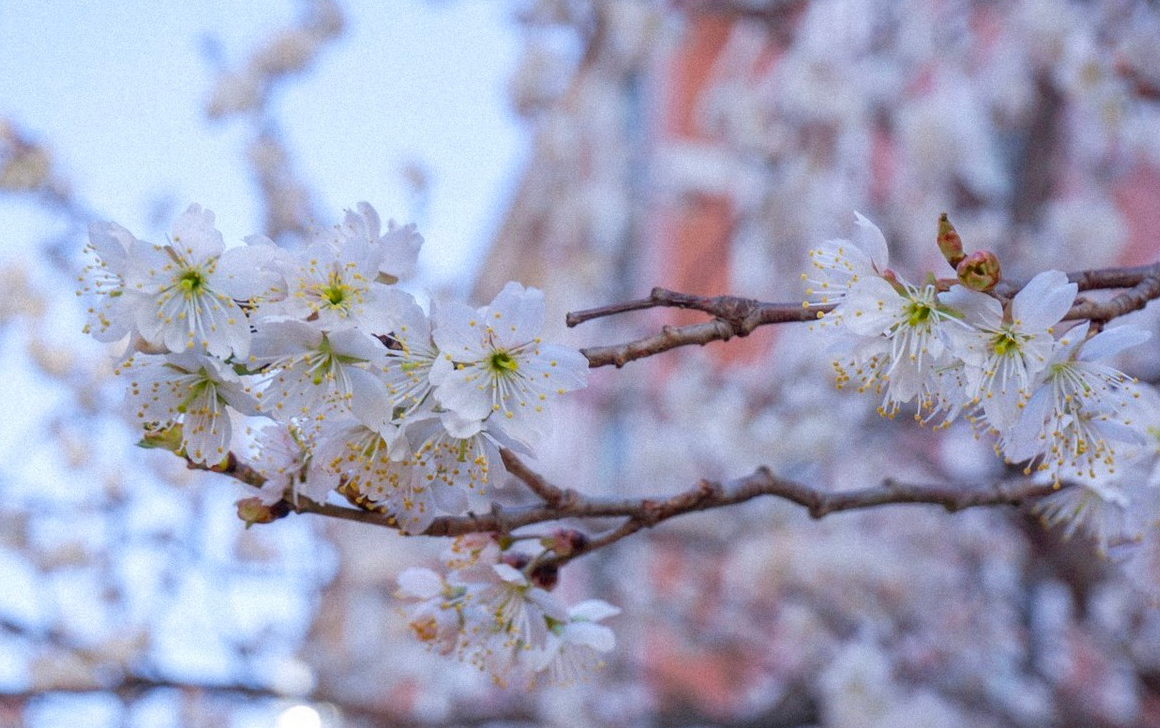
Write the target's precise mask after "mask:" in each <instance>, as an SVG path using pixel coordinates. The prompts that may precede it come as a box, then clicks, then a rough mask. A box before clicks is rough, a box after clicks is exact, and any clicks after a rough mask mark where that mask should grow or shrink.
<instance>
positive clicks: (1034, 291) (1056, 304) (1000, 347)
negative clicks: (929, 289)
mask: <svg viewBox="0 0 1160 728" xmlns="http://www.w3.org/2000/svg"><path fill="white" fill-rule="evenodd" d="M1076 290H1077V289H1076V285H1075V284H1074V283H1068V281H1067V276H1066V275H1065V274H1064V273H1061V272H1059V271H1044V272H1043V273H1040V274H1039V275H1037V276H1035V277H1034V278H1032V279H1031V281H1030V282H1028V283H1027V285H1026V286H1024V287H1023V289H1022V290H1021V291H1019V293H1017V294H1015V298H1014V300H1012V301H1011V308H1010V311H1009V312H1007V313H1005V312H1004V310H1003V306H1002V304H1001V303H999V301H998V300H996V299H994V298H992V297H991V296H988V295H986V294H984V293H978V292H976V291H970V290H967V289H965V288H962V287H961V286H956V287H955V290H954V291H952V292H951V293H950V294H948V296H950V295H952V294H957V295H954V298H953V303H952V305H954V306H955V307H957V308H959V309H960V310H962V311H964V312H965V314H966V319H965V320H966V322H967V323H968V324H970V325H971V328H970V329H966V330H962V331H960V332H959V335H958V337H957V338H958V341H957V342H956V353H957V354H958V355H959V357H960V358H962V360H963V361H964V362H965V363H966V364H967V366H968V377H969V379H970V388H971V390H972V394H973V398H974V399H975V400H977V401H978V403H979V405H980V406H981V408H982V411H983V415H984V417H985V419H986V421H987V423H988V424H989V425H990V426H991V427H993V428H994V429H996V430H998V431H999V432H1003V431H1005V430H1007V429H1008V428H1009V427H1011V425H1013V424H1015V421H1016V419H1017V418H1018V416H1019V410H1020V409H1021V408H1022V407H1023V406H1024V405H1025V404H1026V403H1027V400H1028V399H1029V398H1030V397H1031V394H1032V389H1033V388H1034V386H1035V385H1036V383H1037V377H1038V375H1039V373H1040V372H1042V371H1043V370H1044V369H1045V368H1046V367H1047V365H1048V363H1049V362H1050V361H1051V357H1052V355H1053V353H1054V352H1055V346H1056V343H1055V339H1054V337H1053V336H1052V334H1053V332H1054V327H1055V325H1056V324H1058V323H1059V322H1060V321H1061V320H1062V319H1063V317H1064V315H1065V314H1066V313H1067V312H1068V309H1070V308H1071V304H1072V301H1074V300H1075V294H1076Z"/></svg>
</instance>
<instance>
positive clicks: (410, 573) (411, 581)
mask: <svg viewBox="0 0 1160 728" xmlns="http://www.w3.org/2000/svg"><path fill="white" fill-rule="evenodd" d="M397 581H398V582H399V591H401V592H403V594H404V595H406V596H409V597H415V598H417V599H434V598H435V597H437V596H439V595H440V594H441V593H442V592H443V579H442V577H440V576H439V575H438V574H436V573H435V572H434V571H431V570H430V569H424V568H422V567H420V566H412V567H410V568H408V569H404V570H403V572H402V573H401V574H399V576H398V579H397Z"/></svg>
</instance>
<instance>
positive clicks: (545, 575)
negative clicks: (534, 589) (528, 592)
mask: <svg viewBox="0 0 1160 728" xmlns="http://www.w3.org/2000/svg"><path fill="white" fill-rule="evenodd" d="M559 580H560V567H559V566H557V565H556V564H554V563H551V562H545V563H542V564H536V566H535V568H533V569H532V575H531V582H532V583H533V584H535V585H536V586H538V587H540V588H541V589H543V590H545V591H552V590H553V589H555V588H556V582H558V581H559Z"/></svg>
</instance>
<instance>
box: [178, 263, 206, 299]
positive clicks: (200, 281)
mask: <svg viewBox="0 0 1160 728" xmlns="http://www.w3.org/2000/svg"><path fill="white" fill-rule="evenodd" d="M177 285H179V286H181V288H182V290H184V291H185V292H186V294H187V295H191V296H192V295H193V294H195V293H199V292H200V291H201V290H202V289H203V288H205V276H204V275H202V273H201V271H200V270H197V269H196V268H190V269H189V270H187V271H185V272H184V273H182V274H181V278H178V279H177Z"/></svg>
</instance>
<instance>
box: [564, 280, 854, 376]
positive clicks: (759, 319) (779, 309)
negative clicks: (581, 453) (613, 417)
mask: <svg viewBox="0 0 1160 728" xmlns="http://www.w3.org/2000/svg"><path fill="white" fill-rule="evenodd" d="M656 307H665V308H684V309H692V310H696V311H701V312H703V313H707V314H709V315H711V316H713V317H714V318H713V320H712V321H708V322H705V323H700V324H692V325H689V326H663V327H662V328H661V333H659V334H656V335H654V336H649V337H645V338H643V339H637V340H636V341H630V342H628V343H625V344H619V345H615V346H596V347H589V348H587V349H581V350H580V353H582V354H583V355H584V356H586V357H588V366H590V367H592V368H596V367H602V366H608V365H609V364H612V365H615V366H616V367H617V368H618V369H619V368H620V367H622V366H624V365H625V364H627V363H628V362H630V361H633V360H635V359H643V358H645V357H648V356H653V355H655V354H660V353H661V352H665V351H668V350H669V349H675V348H677V347H681V346H690V345H693V344H696V345H698V346H704V345H705V344H708V343H709V342H712V341H728V340H729V339H731V338H733V337H734V336H748V335H749V334H750V333H752V332H753V330H754V329H756V328H758V327H759V326H767V325H769V324H783V323H793V322H802V321H813V320H815V319H816V318H817V317H818V314H820V313H825V312H826V311H829V310H830V309H831V308H833V307H832V306H808V307H807V306H802V304H800V303H764V302H762V301H756V300H754V299H751V298H738V297H736V296H712V297H704V296H694V295H691V294H688V293H679V292H677V291H670V290H667V289H665V288H654V289H653V290H652V293H650V294H649V296H648V298H642V299H638V300H634V301H627V302H625V303H619V304H613V305H611V306H602V307H599V308H592V309H588V310H585V311H575V312H572V313H569V314H568V316H567V319H566V320H567V323H568V326H577V325H579V324H582V323H584V322H585V321H591V320H593V319H597V318H603V317H605V316H612V315H615V314H618V313H624V312H627V311H639V310H643V309H647V308H656Z"/></svg>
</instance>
